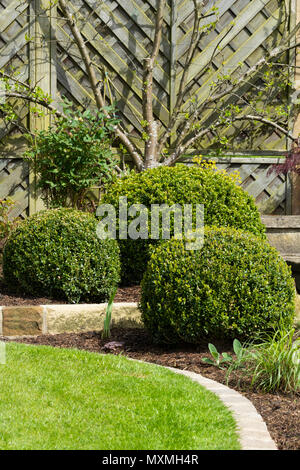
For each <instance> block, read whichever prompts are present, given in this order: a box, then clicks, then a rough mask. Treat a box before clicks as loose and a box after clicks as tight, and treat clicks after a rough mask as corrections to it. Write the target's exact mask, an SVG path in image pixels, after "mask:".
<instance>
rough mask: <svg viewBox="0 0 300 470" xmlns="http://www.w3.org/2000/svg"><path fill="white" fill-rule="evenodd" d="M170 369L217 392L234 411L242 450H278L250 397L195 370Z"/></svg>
mask: <svg viewBox="0 0 300 470" xmlns="http://www.w3.org/2000/svg"><path fill="white" fill-rule="evenodd" d="M169 369H170V370H173V371H174V372H176V373H179V374H182V375H186V376H187V377H189V378H190V379H192V380H194V381H195V382H198V383H199V384H200V385H202V386H204V387H205V388H207V389H208V390H210V391H211V392H213V393H215V394H216V395H217V396H218V397H219V398H220V399H221V400H222V401H223V403H224V404H225V405H226V406H227V407H228V408H229V409H230V410H231V411H232V412H233V416H234V418H235V420H236V422H237V424H238V430H239V434H240V442H241V447H242V450H277V446H276V444H275V442H274V441H273V439H272V438H271V436H270V434H269V431H268V429H267V426H266V423H265V422H264V420H263V419H262V417H261V415H260V414H259V413H258V412H257V410H256V408H255V406H254V405H253V404H252V403H251V401H250V400H248V398H246V397H244V396H243V395H241V394H240V393H238V392H237V391H236V390H233V389H231V388H229V387H227V386H226V385H223V384H220V383H219V382H216V381H214V380H211V379H208V378H206V377H203V376H202V375H200V374H196V373H195V372H189V371H186V370H180V369H175V368H171V367H170V368H169Z"/></svg>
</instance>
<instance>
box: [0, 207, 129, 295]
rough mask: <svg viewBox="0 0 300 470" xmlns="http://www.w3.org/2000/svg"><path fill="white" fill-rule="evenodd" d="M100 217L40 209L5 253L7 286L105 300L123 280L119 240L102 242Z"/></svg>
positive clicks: (20, 228) (31, 292) (14, 235)
mask: <svg viewBox="0 0 300 470" xmlns="http://www.w3.org/2000/svg"><path fill="white" fill-rule="evenodd" d="M96 226H97V219H96V218H95V217H94V216H93V215H91V214H88V213H84V212H82V211H79V210H75V209H67V208H64V209H51V210H46V211H41V212H39V213H37V214H35V215H33V216H31V217H28V218H27V219H26V220H24V221H23V222H22V223H21V224H20V225H19V226H18V227H17V228H16V230H14V231H13V232H12V234H11V235H10V237H9V239H8V241H7V243H6V245H5V249H4V254H3V274H4V278H5V281H6V283H7V284H8V285H12V286H14V287H16V288H18V289H19V290H21V291H22V292H25V293H26V294H29V295H38V296H47V297H48V296H52V297H54V298H62V299H66V300H68V301H69V302H74V303H75V302H80V301H81V302H82V301H86V302H90V301H95V302H103V301H107V300H108V299H109V297H110V295H111V294H112V292H113V290H114V288H115V287H116V286H117V284H118V282H119V279H120V257H119V247H118V244H117V241H116V240H99V239H98V237H97V235H96Z"/></svg>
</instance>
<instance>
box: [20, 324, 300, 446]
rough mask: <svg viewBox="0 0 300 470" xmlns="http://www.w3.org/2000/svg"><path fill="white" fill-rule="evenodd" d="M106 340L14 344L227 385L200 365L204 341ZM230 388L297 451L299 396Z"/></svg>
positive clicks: (88, 336)
mask: <svg viewBox="0 0 300 470" xmlns="http://www.w3.org/2000/svg"><path fill="white" fill-rule="evenodd" d="M111 333H112V334H111V337H110V338H109V340H103V339H102V338H101V334H100V333H99V332H95V331H92V332H88V333H80V334H75V333H68V334H67V333H64V334H59V335H43V336H38V337H35V338H26V339H21V338H20V339H18V340H15V339H14V341H18V342H23V343H29V344H40V345H50V346H54V347H59V348H77V349H84V350H87V351H91V352H96V353H101V354H107V353H110V354H123V355H125V356H128V357H131V358H133V359H140V360H143V361H148V362H153V363H156V364H161V365H164V366H171V367H177V368H179V369H186V370H190V371H193V372H196V373H199V374H202V375H203V376H205V377H208V378H210V379H213V380H216V381H218V382H220V383H223V384H227V382H226V371H224V370H220V369H218V368H216V367H214V366H210V365H206V364H204V363H202V362H201V359H202V358H203V357H208V356H209V354H208V349H207V342H205V343H204V342H203V344H201V345H198V346H197V347H193V346H190V345H185V344H183V345H180V346H177V347H176V348H174V347H172V348H171V347H166V346H164V347H162V346H158V345H155V344H153V343H152V341H151V338H150V337H149V335H148V334H147V332H146V331H145V330H143V329H122V328H113V329H112V331H111ZM214 344H215V345H216V347H217V348H218V350H219V351H221V352H228V353H232V345H231V344H228V343H224V342H223V343H217V342H214ZM228 385H229V386H230V387H231V388H234V389H236V390H239V392H240V393H242V394H243V395H245V396H246V397H247V398H248V399H249V400H250V401H251V402H252V403H253V404H254V406H255V407H256V409H257V411H258V412H259V413H260V414H261V416H262V417H263V419H264V421H265V423H266V424H267V427H268V430H269V432H270V434H271V436H272V438H273V439H274V441H275V442H276V444H277V447H278V448H279V449H280V450H300V394H298V395H283V394H279V393H278V394H274V395H273V394H263V393H259V392H258V391H251V390H249V387H248V388H245V389H241V388H239V387H238V386H237V383H236V379H232V380H230V381H229V383H228Z"/></svg>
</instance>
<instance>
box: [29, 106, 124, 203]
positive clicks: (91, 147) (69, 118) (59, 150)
mask: <svg viewBox="0 0 300 470" xmlns="http://www.w3.org/2000/svg"><path fill="white" fill-rule="evenodd" d="M107 109H108V110H109V111H110V112H111V114H113V108H107ZM117 122H118V121H117V119H115V118H108V117H107V116H106V115H105V114H104V112H103V111H98V112H97V113H96V114H93V113H92V112H91V111H89V110H86V111H84V112H81V111H80V110H78V109H75V110H74V109H72V107H71V103H70V102H69V101H65V102H64V115H63V116H61V117H58V118H57V120H56V125H55V126H52V127H49V129H48V130H41V131H37V132H36V133H35V135H34V136H31V135H27V137H28V140H29V144H30V148H29V150H28V151H27V152H25V155H24V156H25V158H26V159H27V160H28V161H30V162H31V163H32V164H33V167H34V169H35V171H36V172H37V174H38V176H39V178H38V186H39V187H40V188H41V190H42V192H43V194H44V198H45V200H46V202H47V204H48V206H49V207H58V206H71V207H74V208H81V207H82V205H83V202H84V197H85V194H86V192H87V191H88V190H89V188H90V187H91V186H93V185H97V186H101V185H102V184H103V183H104V182H107V181H110V180H111V179H112V174H113V170H114V167H115V165H116V159H115V157H114V154H113V151H112V148H111V143H112V138H113V137H112V135H113V130H114V127H115V126H116V124H117Z"/></svg>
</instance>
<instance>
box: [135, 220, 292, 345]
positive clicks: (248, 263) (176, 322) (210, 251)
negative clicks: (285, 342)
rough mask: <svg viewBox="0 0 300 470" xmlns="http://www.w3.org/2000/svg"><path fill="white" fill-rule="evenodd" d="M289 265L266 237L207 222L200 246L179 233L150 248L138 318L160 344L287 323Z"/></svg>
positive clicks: (242, 335)
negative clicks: (188, 243)
mask: <svg viewBox="0 0 300 470" xmlns="http://www.w3.org/2000/svg"><path fill="white" fill-rule="evenodd" d="M294 297H295V285H294V280H293V278H292V275H291V269H290V267H289V266H287V264H286V263H285V261H284V260H283V259H282V258H281V257H280V255H279V253H278V252H277V250H275V249H274V248H273V247H271V246H270V245H269V243H268V242H267V241H264V240H262V239H260V238H257V237H255V236H254V235H252V234H250V233H247V232H243V231H240V230H236V229H233V228H229V227H220V228H218V227H206V229H205V237H204V245H203V247H202V248H201V249H200V250H194V251H192V250H187V249H186V245H185V242H184V240H175V239H174V240H170V241H165V242H162V243H161V244H160V245H158V246H156V247H155V248H153V249H152V254H151V257H150V260H149V263H148V266H147V270H146V272H145V275H144V277H143V281H142V294H141V302H140V307H141V310H142V319H143V322H144V324H145V326H146V328H147V329H148V330H149V332H150V333H151V334H152V336H153V338H154V339H155V340H157V341H159V342H163V343H178V342H183V341H184V342H188V343H198V342H199V341H202V340H203V338H206V339H209V340H210V341H211V340H212V339H213V338H216V339H217V338H221V339H223V338H228V339H229V338H230V339H234V338H238V339H239V340H242V339H248V338H251V337H253V335H256V334H259V333H267V332H272V331H273V332H274V331H275V330H276V329H278V326H279V324H280V322H282V324H283V325H284V327H285V328H289V327H291V326H292V324H293V319H294V312H295V306H294Z"/></svg>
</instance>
